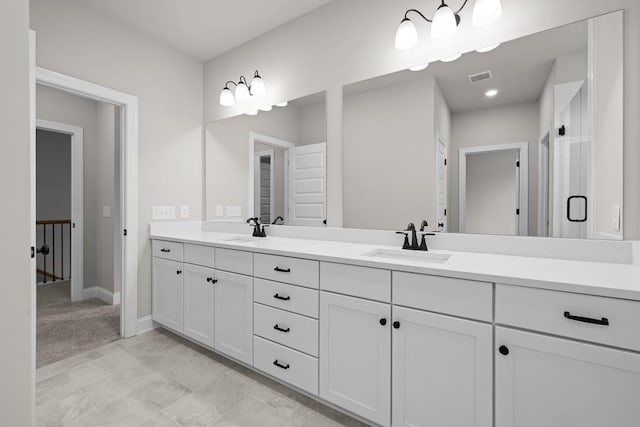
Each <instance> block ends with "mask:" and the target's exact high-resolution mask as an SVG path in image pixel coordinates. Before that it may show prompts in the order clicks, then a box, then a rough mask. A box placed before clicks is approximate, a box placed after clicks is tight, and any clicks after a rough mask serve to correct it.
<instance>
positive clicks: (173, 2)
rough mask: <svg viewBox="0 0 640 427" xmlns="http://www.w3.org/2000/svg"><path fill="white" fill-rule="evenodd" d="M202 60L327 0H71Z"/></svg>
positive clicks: (314, 7)
mask: <svg viewBox="0 0 640 427" xmlns="http://www.w3.org/2000/svg"><path fill="white" fill-rule="evenodd" d="M77 1H79V2H82V3H85V4H88V5H90V6H92V7H93V8H95V9H97V10H98V11H100V12H102V13H103V14H105V15H107V16H109V17H111V18H113V19H115V20H116V21H118V22H120V23H122V24H124V25H127V26H128V27H131V28H133V29H134V30H136V31H139V32H141V33H143V34H145V35H147V36H149V37H151V38H153V39H155V40H157V41H159V42H161V43H164V44H166V45H169V46H171V47H173V48H175V49H177V50H179V51H181V52H184V53H186V54H187V55H189V56H191V57H193V58H196V59H199V60H201V61H206V60H208V59H211V58H213V57H215V56H217V55H219V54H221V53H222V52H224V51H226V50H229V49H231V48H233V47H236V46H238V45H240V44H242V43H244V42H246V41H248V40H251V39H253V38H255V37H257V36H259V35H260V34H262V33H265V32H267V31H269V30H271V29H273V28H276V27H278V26H280V25H282V24H284V23H285V22H288V21H291V20H293V19H295V18H297V17H298V16H300V15H304V14H305V13H308V12H310V11H312V10H313V9H316V8H317V7H319V6H322V5H323V4H325V3H328V2H329V1H330V0H269V1H268V2H266V1H262V0H109V1H105V0H77Z"/></svg>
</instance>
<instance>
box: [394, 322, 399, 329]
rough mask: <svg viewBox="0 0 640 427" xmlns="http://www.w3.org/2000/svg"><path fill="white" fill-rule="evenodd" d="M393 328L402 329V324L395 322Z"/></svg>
mask: <svg viewBox="0 0 640 427" xmlns="http://www.w3.org/2000/svg"><path fill="white" fill-rule="evenodd" d="M393 327H394V328H395V329H400V322H398V321H397V320H396V321H395V322H393Z"/></svg>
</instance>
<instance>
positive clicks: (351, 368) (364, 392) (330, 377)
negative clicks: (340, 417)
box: [320, 292, 391, 426]
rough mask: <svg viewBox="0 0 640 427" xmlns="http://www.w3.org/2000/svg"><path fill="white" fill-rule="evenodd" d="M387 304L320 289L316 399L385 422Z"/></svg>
mask: <svg viewBox="0 0 640 427" xmlns="http://www.w3.org/2000/svg"><path fill="white" fill-rule="evenodd" d="M390 314H391V307H390V305H388V304H383V303H377V302H372V301H367V300H362V299H358V298H352V297H346V296H342V295H335V294H330V293H326V292H321V293H320V397H322V398H323V399H326V400H328V401H329V402H332V403H334V404H336V405H338V406H340V407H343V408H345V409H347V410H349V411H352V412H353V413H356V414H358V415H361V416H363V417H364V418H367V419H369V420H371V421H373V422H375V423H377V424H380V425H384V426H388V425H389V423H390V421H391V420H390V409H391V408H390V406H391V401H390V400H391V330H390V329H391V319H390Z"/></svg>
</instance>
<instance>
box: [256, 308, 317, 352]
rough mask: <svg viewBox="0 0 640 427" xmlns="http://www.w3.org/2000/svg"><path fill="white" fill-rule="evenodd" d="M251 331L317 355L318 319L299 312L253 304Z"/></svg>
mask: <svg viewBox="0 0 640 427" xmlns="http://www.w3.org/2000/svg"><path fill="white" fill-rule="evenodd" d="M253 333H254V334H255V335H259V336H261V337H262V338H267V339H269V340H271V341H275V342H278V343H280V344H283V345H286V346H287V347H291V348H293V349H296V350H299V351H301V352H303V353H307V354H310V355H312V356H315V357H317V356H318V321H317V320H315V319H310V318H308V317H304V316H300V315H299V314H294V313H289V312H286V311H282V310H278V309H277V308H272V307H267V306H266V305H261V304H254V305H253Z"/></svg>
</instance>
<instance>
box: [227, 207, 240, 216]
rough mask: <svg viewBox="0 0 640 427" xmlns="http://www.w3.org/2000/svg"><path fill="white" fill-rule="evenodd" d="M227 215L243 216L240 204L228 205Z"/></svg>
mask: <svg viewBox="0 0 640 427" xmlns="http://www.w3.org/2000/svg"><path fill="white" fill-rule="evenodd" d="M227 216H242V208H241V207H240V206H227Z"/></svg>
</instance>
